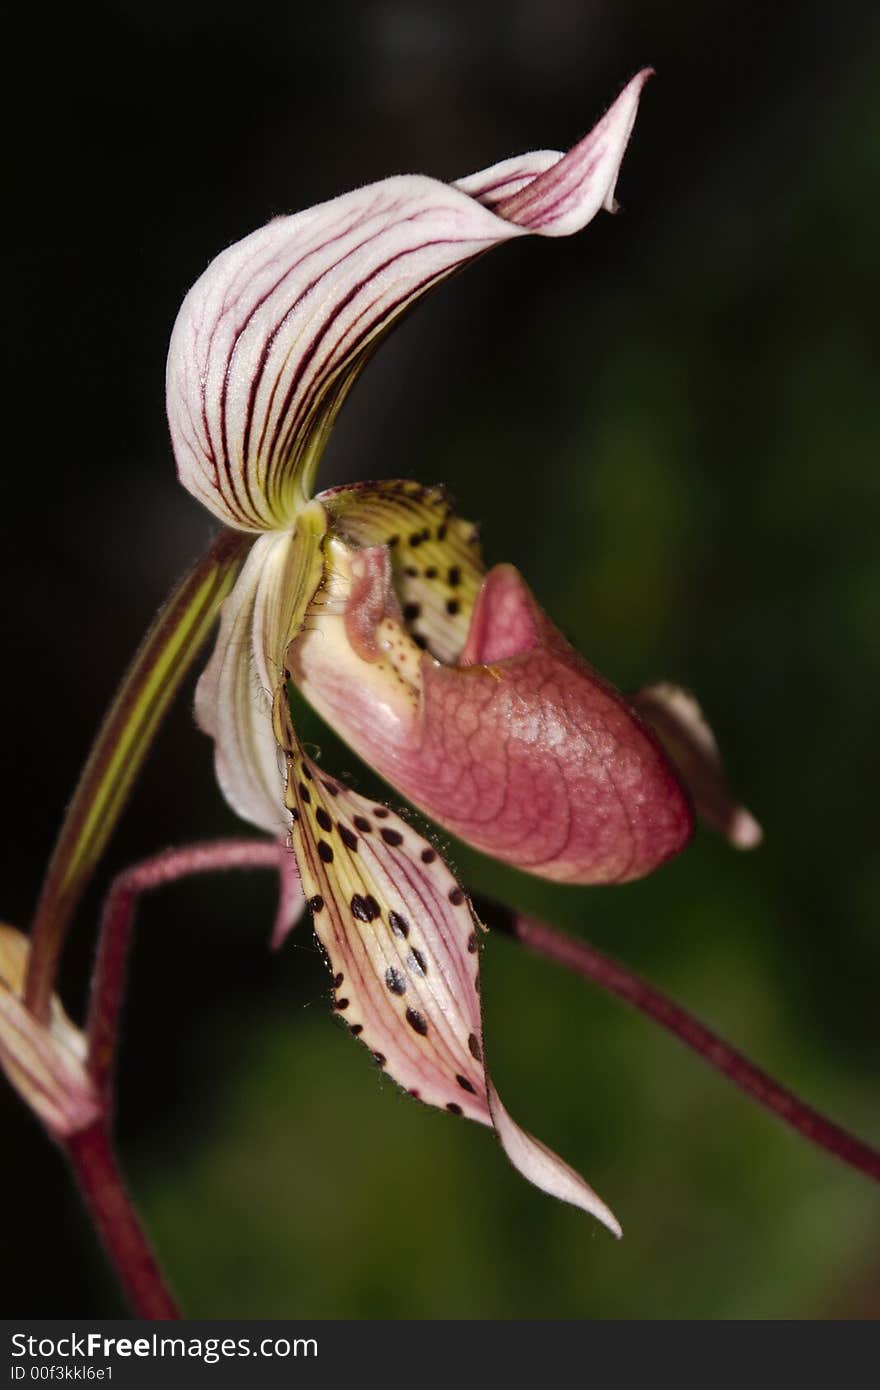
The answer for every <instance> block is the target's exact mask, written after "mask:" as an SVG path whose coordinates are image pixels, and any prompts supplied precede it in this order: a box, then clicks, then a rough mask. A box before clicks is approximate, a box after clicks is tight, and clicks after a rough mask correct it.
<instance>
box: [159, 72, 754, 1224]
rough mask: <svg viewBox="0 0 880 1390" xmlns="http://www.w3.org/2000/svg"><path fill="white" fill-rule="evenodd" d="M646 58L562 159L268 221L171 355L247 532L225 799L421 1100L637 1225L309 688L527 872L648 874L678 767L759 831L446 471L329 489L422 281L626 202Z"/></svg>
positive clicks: (603, 1210)
mask: <svg viewBox="0 0 880 1390" xmlns="http://www.w3.org/2000/svg"><path fill="white" fill-rule="evenodd" d="M648 75H649V73H648V71H647V70H646V71H643V72H641V73H639V74H638V75H637V76H636V77H635V78H633V80H632V81H631V82H630V83H629V84H628V86H627V87H625V88H624V90H623V91H622V92H621V94H620V96H619V97H618V98H617V100H616V101H615V102H614V104H613V105H612V106H611V108H610V109H609V110H608V112H607V113H606V115H605V116H604V117H603V118H602V119H601V120H600V121H599V123H598V124H597V125H596V126H595V128H594V129H593V130H592V131H591V132H590V133H589V134H588V135H586V136H585V137H584V139H583V140H581V141H580V143H579V144H577V145H575V146H574V148H573V149H571V150H570V151H569V152H568V153H567V154H564V155H563V154H561V153H559V152H556V151H546V150H542V151H537V152H534V153H529V154H525V155H522V156H520V157H516V158H513V159H508V160H505V161H504V162H503V163H500V164H496V165H494V166H493V167H492V168H489V169H485V170H483V171H481V172H479V173H476V174H472V175H470V176H468V177H467V178H463V179H459V180H458V181H457V182H456V183H453V184H444V183H439V182H437V181H435V180H433V179H430V178H424V177H420V176H406V177H395V178H389V179H386V180H384V181H382V182H380V183H376V184H372V185H370V186H368V187H365V188H361V189H358V190H356V191H355V192H352V193H348V194H345V195H343V196H342V197H338V198H335V199H333V200H332V201H330V202H327V203H324V204H322V205H321V206H319V207H315V208H311V209H309V210H307V211H304V212H299V213H297V214H296V215H294V216H288V217H279V218H276V219H275V220H274V221H272V222H270V223H269V224H268V225H267V226H265V227H263V228H261V229H260V230H258V231H256V232H254V233H253V234H252V235H250V236H247V237H245V238H244V239H243V240H242V241H240V242H238V243H236V244H235V245H233V246H231V247H229V248H228V249H227V250H225V251H224V252H222V253H221V254H220V255H219V256H218V257H217V258H216V260H214V261H213V262H212V263H211V264H210V265H209V267H208V269H207V270H206V271H205V273H204V274H203V275H202V277H201V278H200V279H199V280H198V281H197V283H196V284H195V286H194V287H193V288H192V290H191V291H190V292H189V294H188V295H187V297H186V299H185V300H184V303H183V306H182V308H181V310H180V314H179V316H178V319H177V323H176V325H175V328H174V333H173V336H172V341H171V346H170V352H169V358H168V369H167V402H168V417H169V423H170V429H171V435H172V441H173V445H174V451H175V456H176V461H177V467H178V473H179V477H180V480H181V482H182V483H183V484H184V486H185V487H186V488H188V489H189V491H190V492H191V493H193V494H194V496H196V497H197V498H198V499H199V501H201V502H202V503H203V504H204V505H205V506H206V507H208V508H209V509H210V510H211V511H212V512H213V513H214V515H215V516H217V517H219V518H220V519H221V520H222V521H223V522H224V523H225V524H226V525H227V526H229V527H232V528H234V529H235V530H237V531H240V532H248V533H252V534H253V535H254V541H253V544H252V546H251V548H250V551H249V554H248V556H247V559H246V561H245V563H244V565H243V568H242V570H241V572H240V574H239V576H238V579H237V581H236V583H235V587H234V589H233V590H232V592H231V594H230V596H229V597H228V598H227V599H226V601H225V604H224V607H223V611H222V617H221V624H220V631H219V637H218V640H217V644H216V648H215V650H214V653H213V656H212V658H211V661H210V664H209V665H208V667H207V669H206V671H205V672H204V674H203V675H202V677H201V680H200V682H199V686H198V690H197V695H196V714H197V719H198V722H199V724H200V726H201V728H202V729H203V730H204V731H205V732H206V733H208V734H209V735H210V736H211V737H212V738H213V739H214V741H215V758H216V770H217V776H218V780H219V784H220V787H221V789H222V791H223V793H224V795H225V797H226V799H227V800H228V802H229V804H230V805H231V807H232V808H233V809H234V810H235V811H236V812H237V813H238V814H239V815H240V816H242V817H243V818H244V819H245V820H248V821H250V822H252V823H253V824H255V825H257V826H259V827H260V828H261V829H263V830H264V831H267V832H268V833H269V834H270V835H272V836H273V837H281V836H284V837H289V841H290V844H291V846H292V850H293V853H294V855H295V857H296V862H297V865H298V868H299V873H300V877H301V881H302V887H303V891H304V894H305V897H306V899H307V901H308V905H309V907H310V909H311V913H312V919H313V922H314V928H315V932H316V934H317V936H318V939H319V941H320V944H321V946H322V948H323V950H324V952H325V954H326V957H327V960H328V963H329V965H330V969H331V971H332V973H333V986H334V991H335V1008H336V1010H337V1012H338V1013H339V1014H340V1015H341V1016H342V1017H343V1018H344V1019H345V1020H346V1021H347V1022H348V1024H349V1027H350V1029H351V1032H352V1033H353V1034H354V1035H355V1036H357V1037H358V1038H359V1039H360V1041H361V1042H363V1043H365V1044H366V1046H367V1047H368V1048H369V1050H370V1051H371V1052H372V1054H373V1057H374V1058H375V1059H376V1061H377V1062H378V1064H379V1065H380V1066H381V1067H382V1068H384V1069H385V1070H386V1071H387V1072H388V1074H389V1075H390V1076H391V1077H392V1078H393V1079H394V1080H395V1081H396V1082H397V1083H398V1084H399V1085H401V1086H402V1087H403V1088H404V1089H405V1090H406V1091H408V1092H409V1093H410V1094H411V1095H413V1096H416V1097H417V1098H419V1099H420V1100H421V1101H423V1102H426V1103H428V1104H430V1105H435V1106H439V1107H442V1108H445V1109H447V1110H449V1111H451V1112H453V1113H455V1114H458V1115H464V1116H466V1117H467V1118H469V1119H472V1120H476V1121H478V1122H480V1123H482V1124H484V1125H487V1126H490V1127H492V1128H494V1130H495V1132H496V1133H497V1136H498V1138H499V1140H500V1142H501V1144H502V1146H503V1148H504V1150H505V1152H506V1153H507V1155H508V1157H509V1158H510V1159H511V1161H512V1162H513V1163H514V1165H515V1166H516V1167H517V1168H518V1169H519V1170H520V1171H521V1172H522V1173H523V1174H524V1175H525V1176H526V1177H527V1178H529V1179H530V1180H531V1181H532V1182H533V1183H535V1184H536V1185H537V1186H538V1187H540V1188H543V1189H544V1190H545V1191H547V1192H549V1193H551V1194H553V1195H555V1196H557V1197H560V1198H562V1199H564V1200H566V1201H569V1202H571V1203H573V1204H575V1205H576V1206H579V1207H582V1208H583V1209H585V1210H587V1211H590V1212H592V1213H593V1214H594V1215H595V1216H597V1217H598V1218H599V1220H600V1221H602V1222H604V1223H605V1225H606V1226H608V1227H609V1228H610V1229H611V1230H612V1231H614V1232H615V1233H617V1234H619V1232H620V1228H619V1226H618V1224H617V1221H616V1220H615V1218H614V1216H613V1215H612V1214H611V1212H610V1211H609V1209H608V1207H607V1206H606V1205H605V1203H604V1202H603V1201H602V1200H601V1199H600V1198H599V1197H597V1196H596V1194H595V1193H594V1192H593V1191H592V1189H591V1188H589V1187H588V1186H587V1184H586V1183H585V1182H584V1181H583V1179H582V1178H580V1177H579V1176H578V1174H577V1173H575V1172H574V1170H573V1169H571V1168H570V1167H569V1166H568V1165H567V1164H565V1163H564V1162H563V1161H562V1160H561V1159H560V1158H558V1157H557V1156H556V1155H555V1154H553V1153H551V1151H550V1150H549V1149H547V1148H545V1146H544V1145H543V1144H541V1143H539V1141H538V1140H536V1139H534V1138H533V1137H532V1136H531V1135H529V1134H527V1133H526V1132H525V1131H524V1130H522V1129H520V1127H519V1126H518V1125H517V1124H516V1123H515V1122H514V1121H513V1120H512V1119H511V1117H510V1116H509V1115H508V1113H507V1111H506V1110H505V1109H504V1107H503V1105H502V1104H501V1101H500V1099H499V1097H498V1094H497V1092H496V1090H495V1088H494V1086H493V1084H492V1081H491V1079H490V1077H489V1074H488V1072H487V1070H486V1064H485V1049H484V1041H483V1034H482V1026H481V1016H480V1001H479V981H478V967H479V947H480V939H481V926H480V923H479V921H478V919H477V917H476V914H475V910H474V907H473V905H472V903H471V901H470V900H469V898H468V896H467V895H466V893H465V891H464V889H463V888H462V887H461V886H460V885H459V883H458V882H457V881H456V879H455V878H454V876H453V874H452V872H451V871H450V869H449V868H448V867H447V865H446V863H445V862H444V860H443V858H442V856H441V854H440V853H439V852H438V850H437V848H436V846H435V844H434V843H433V842H432V841H431V840H429V839H426V838H425V837H424V836H423V835H422V834H421V833H420V832H419V831H418V830H417V829H416V828H415V827H414V825H413V824H412V823H411V821H410V820H409V819H406V818H404V817H402V816H401V815H400V814H398V813H397V812H395V811H394V810H392V809H391V808H390V807H389V806H387V805H384V804H379V803H377V802H375V801H373V800H370V799H369V798H367V797H364V796H362V795H361V794H359V793H358V792H357V791H355V790H353V789H352V788H351V787H350V786H349V785H347V784H346V783H345V782H342V781H339V780H338V779H337V778H336V777H334V776H331V775H330V774H329V773H328V771H327V770H326V769H324V768H323V767H320V766H319V765H318V764H317V763H316V761H315V760H314V759H313V758H312V757H310V756H309V755H308V754H307V753H306V752H305V750H304V748H303V747H302V745H301V743H300V741H299V739H298V737H297V734H296V731H295V729H294V726H293V722H292V717H291V710H290V703H289V686H290V685H291V683H292V684H293V685H294V686H295V687H296V688H297V689H298V690H299V691H300V692H301V693H302V694H303V695H304V696H305V698H306V699H307V701H308V702H309V703H310V704H311V705H312V706H313V707H314V709H315V710H317V711H318V713H319V714H320V715H321V716H322V717H323V718H324V719H325V720H326V721H327V722H328V723H329V724H330V725H331V726H332V727H333V728H334V729H335V730H336V731H337V732H338V733H339V734H340V736H341V737H342V738H343V739H344V740H345V741H346V742H347V743H348V744H349V745H350V746H351V747H352V749H354V750H355V751H356V752H357V753H358V754H359V755H360V756H361V757H362V758H363V759H364V760H365V761H366V762H367V763H368V764H370V765H371V766H372V767H373V768H374V769H375V770H376V771H377V772H378V773H379V774H380V775H381V776H382V777H383V778H384V779H385V780H386V781H387V782H389V783H390V784H391V785H392V786H393V787H394V788H396V789H397V790H398V791H399V792H400V793H401V795H402V796H403V797H405V798H406V799H407V800H408V801H410V802H412V803H413V804H414V805H415V806H416V807H417V808H418V809H419V810H420V811H421V812H423V813H424V814H425V815H426V816H428V817H430V818H431V820H433V821H435V822H437V823H438V824H439V825H440V826H442V827H444V828H445V829H446V830H449V831H451V832H453V833H454V834H455V835H457V836H459V837H460V838H461V839H463V840H465V841H466V842H468V843H469V844H471V845H473V846H475V847H476V848H477V849H479V850H482V851H484V852H486V853H487V854H490V855H493V856H495V857H496V858H498V859H500V860H503V861H504V862H505V863H507V864H511V865H514V866H516V867H518V868H520V869H524V870H527V871H528V872H531V873H533V874H538V875H541V876H543V877H546V878H550V879H555V880H559V881H564V882H569V883H580V884H606V883H621V882H624V881H626V880H629V879H634V878H638V877H641V876H643V875H645V874H647V873H650V872H651V871H652V870H653V869H655V868H657V867H658V866H659V865H661V864H662V863H663V862H664V861H666V860H667V859H669V858H670V857H671V856H673V855H675V854H677V853H678V852H679V851H680V850H681V849H683V848H684V846H685V845H686V844H687V842H688V840H689V838H690V836H691V833H692V828H693V811H692V800H691V794H690V793H689V791H688V789H687V787H686V783H690V785H691V786H692V788H693V796H694V800H695V802H696V806H697V810H705V811H707V813H708V815H709V816H710V818H711V819H712V820H713V821H714V823H715V824H716V825H718V826H720V828H722V829H723V830H726V831H727V832H728V833H729V835H730V837H731V839H732V840H733V842H734V843H737V844H740V845H743V846H745V845H748V844H750V843H754V842H755V841H756V840H757V838H758V836H759V831H758V829H757V826H756V825H755V823H754V821H752V820H751V818H750V817H749V816H748V813H747V812H745V811H744V810H743V809H742V808H740V807H737V806H736V805H735V804H734V803H733V802H732V801H731V800H730V798H729V796H728V795H727V792H726V789H725V787H724V781H723V777H722V773H721V767H720V762H719V760H718V757H717V750H715V747H714V742H713V740H712V737H711V734H709V732H708V729H707V727H706V725H705V721H703V719H702V716H701V715H700V713H699V710H698V708H697V707H696V705H695V703H694V702H693V700H692V697H689V696H687V695H686V694H685V693H684V692H681V691H676V690H675V688H674V687H666V686H664V687H655V688H652V689H651V690H647V691H643V692H641V693H640V695H639V696H638V697H637V698H636V700H635V702H634V703H633V702H630V701H627V699H625V698H624V697H623V696H622V695H621V694H620V693H619V692H618V691H616V690H615V689H614V688H613V687H612V686H611V685H609V683H608V682H607V681H605V680H604V679H603V678H602V677H601V676H600V675H598V674H597V672H595V671H594V670H593V669H592V668H591V667H590V666H589V665H588V664H587V663H586V661H584V660H583V658H582V657H580V656H579V655H578V654H577V653H576V652H575V651H574V650H573V649H572V647H571V646H570V645H569V644H568V642H567V641H566V640H565V639H564V638H563V636H562V635H561V634H560V633H559V632H558V630H557V629H556V628H555V627H554V626H553V624H552V623H551V621H550V620H549V618H548V617H547V616H546V615H545V614H544V613H543V612H542V611H541V609H540V608H539V606H538V604H537V603H536V601H535V599H534V597H533V596H532V594H531V593H530V591H529V589H528V587H527V585H526V583H525V581H524V580H523V578H522V577H521V576H520V574H519V573H518V572H517V570H516V569H514V568H513V567H512V566H510V565H499V566H497V567H495V568H492V569H489V570H488V571H487V570H486V569H485V567H484V565H483V561H482V558H481V555H480V549H479V538H478V534H477V531H476V529H475V528H474V527H473V525H472V524H470V523H469V522H467V521H466V520H464V519H462V518H461V517H459V516H458V515H457V514H456V512H455V510H454V509H453V507H452V504H451V502H450V500H449V499H448V497H447V496H446V494H445V492H444V491H443V489H441V488H436V487H432V488H428V487H423V486H421V485H420V484H418V483H414V482H410V481H390V482H375V483H361V484H357V485H352V486H350V487H342V488H334V489H331V490H330V491H325V492H318V493H317V494H316V495H315V494H314V492H313V487H314V482H315V478H316V473H317V468H318V464H319V461H320V457H321V453H322V450H323V447H324V444H325V442H326V440H327V437H328V435H329V432H330V430H331V428H332V425H333V422H334V419H335V417H336V414H337V412H338V411H339V409H340V407H341V405H342V403H343V401H344V399H345V397H346V395H347V394H348V392H349V390H350V389H351V387H352V385H353V383H354V381H355V380H356V378H357V376H358V375H359V373H360V371H361V369H362V367H363V366H364V364H365V363H366V361H367V360H368V359H369V357H370V356H371V354H372V352H373V350H374V349H375V348H376V347H377V346H378V344H379V343H380V341H381V340H382V338H383V337H384V336H385V334H386V333H388V332H389V330H390V329H391V328H392V327H393V326H394V324H395V323H396V322H397V321H398V320H399V319H400V318H401V317H402V316H403V315H404V314H405V313H406V312H408V311H409V310H410V309H411V308H412V306H413V305H414V304H415V303H416V302H417V301H418V300H419V299H421V298H422V297H423V296H425V295H426V294H427V293H428V292H429V291H430V290H432V289H433V288H434V287H435V286H436V285H438V284H439V282H440V281H441V280H444V279H446V278H447V277H449V276H450V275H452V274H454V273H455V272H456V271H458V270H460V269H462V268H463V267H464V266H466V265H467V264H468V263H469V262H470V261H472V260H474V259H476V258H477V257H478V256H480V255H482V254H483V253H484V252H486V251H488V250H490V249H491V248H492V247H495V246H499V245H501V244H502V243H504V242H507V241H512V240H514V239H516V238H518V237H523V236H528V235H538V236H544V237H559V236H568V235H570V234H572V233H574V232H578V231H580V230H581V229H582V228H584V227H585V226H586V225H587V224H588V223H589V222H590V221H591V220H592V219H593V217H594V216H595V215H596V214H597V213H598V212H599V211H600V210H601V209H603V208H604V209H607V210H608V211H614V210H615V206H616V205H615V201H614V190H615V185H616V182H617V177H618V171H619V169H620V164H621V160H622V158H623V154H624V151H625V149H626V146H627V142H628V140H629V137H630V133H631V131H632V128H633V123H634V121H635V116H636V110H637V106H638V102H639V96H640V93H641V89H642V87H643V85H644V83H645V81H646V79H647V77H648ZM652 725H656V731H655V729H654V728H653V727H652ZM676 767H678V770H676ZM683 779H684V780H683Z"/></svg>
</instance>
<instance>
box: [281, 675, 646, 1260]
mask: <svg viewBox="0 0 880 1390" xmlns="http://www.w3.org/2000/svg"><path fill="white" fill-rule="evenodd" d="M275 722H276V731H277V733H278V736H279V739H280V740H281V742H282V744H283V745H284V747H285V756H286V759H287V768H288V784H287V805H288V809H289V811H290V815H291V819H292V827H291V839H292V844H293V848H294V852H295V854H296V857H297V862H298V864H299V868H300V875H301V878H302V884H303V889H304V891H305V893H306V896H307V900H308V904H309V907H310V909H311V912H312V920H313V923H314V928H315V932H316V934H317V936H318V939H319V941H320V943H321V945H322V947H323V949H324V951H325V953H326V956H327V960H328V963H329V966H330V969H331V971H332V974H333V989H334V1007H335V1009H336V1010H337V1012H338V1013H339V1014H340V1015H341V1016H342V1017H343V1018H344V1019H345V1021H346V1023H347V1024H348V1026H349V1029H350V1030H351V1032H352V1033H353V1034H354V1035H355V1037H357V1038H358V1039H359V1040H360V1041H361V1042H362V1043H363V1044H364V1045H365V1046H366V1047H367V1048H369V1050H370V1052H371V1053H372V1056H373V1058H374V1060H375V1061H376V1062H377V1063H378V1064H379V1066H381V1067H382V1068H383V1069H384V1070H385V1071H386V1072H387V1073H388V1074H389V1076H391V1077H393V1079H394V1080H395V1081H396V1082H397V1083H398V1085H400V1086H402V1087H403V1088H404V1089H405V1090H406V1091H408V1092H409V1094H410V1095H412V1096H414V1097H415V1098H416V1099H418V1100H421V1101H423V1102H425V1103H426V1104H428V1105H435V1106H438V1107H441V1108H443V1109H445V1110H447V1111H449V1112H451V1113H452V1114H455V1115H464V1116H466V1117H467V1118H468V1119H472V1120H476V1121H477V1122H478V1123H480V1124H484V1125H488V1126H491V1127H492V1128H494V1129H495V1131H496V1133H497V1135H498V1137H499V1139H500V1141H501V1144H502V1147H503V1148H504V1150H505V1152H506V1153H507V1155H508V1157H509V1158H510V1160H511V1162H512V1163H513V1164H514V1166H515V1167H516V1168H518V1169H519V1170H520V1172H522V1173H523V1174H524V1175H525V1176H526V1177H527V1178H528V1179H529V1180H530V1181H531V1182H533V1183H534V1184H535V1185H536V1186H538V1187H540V1188H542V1189H543V1190H544V1191H546V1192H550V1193H551V1194H552V1195H554V1196H557V1197H560V1198H562V1199H563V1200H564V1201H568V1202H571V1203H573V1204H574V1205H575V1206H579V1207H581V1208H582V1209H584V1210H585V1211H589V1212H591V1213H592V1214H593V1215H595V1216H597V1217H598V1218H599V1220H600V1221H603V1222H604V1223H605V1224H606V1225H607V1226H608V1227H609V1228H610V1229H611V1230H612V1231H614V1232H615V1234H619V1232H620V1228H619V1226H618V1225H617V1222H616V1221H615V1219H614V1217H613V1216H612V1214H611V1213H610V1212H609V1210H608V1208H607V1207H606V1206H605V1204H604V1203H603V1202H602V1201H601V1200H600V1199H599V1198H598V1197H597V1196H596V1194H595V1193H594V1192H593V1191H592V1189H591V1188H590V1187H588V1186H587V1184H586V1183H585V1182H584V1181H583V1179H581V1178H580V1177H579V1176H578V1175H577V1174H576V1173H575V1172H574V1170H573V1169H571V1168H569V1166H568V1165H567V1164H565V1163H563V1162H562V1160H561V1159H559V1158H558V1157H557V1156H556V1155H555V1154H553V1153H552V1152H551V1150H550V1149H547V1148H546V1147H545V1146H544V1145H543V1144H540V1143H539V1141H538V1140H536V1139H534V1138H532V1136H531V1135H529V1134H527V1133H526V1132H525V1131H524V1130H522V1129H520V1128H519V1126H518V1125H516V1124H515V1122H514V1121H513V1120H512V1119H511V1118H510V1116H509V1115H508V1114H507V1112H506V1110H504V1108H503V1106H502V1105H501V1102H500V1101H499V1100H498V1097H497V1095H496V1093H495V1090H494V1088H493V1087H492V1084H491V1082H490V1081H489V1079H488V1076H487V1073H486V1067H485V1060H484V1049H483V1033H482V1021H481V1016H480V999H479V932H480V928H479V926H478V924H477V923H476V922H475V919H474V917H473V914H472V910H471V906H470V903H469V901H468V898H467V896H466V894H465V893H464V891H463V889H462V888H461V887H460V886H459V884H458V883H457V882H456V880H455V878H454V877H453V876H452V874H451V873H450V871H449V869H448V867H447V865H446V864H445V862H444V860H443V859H442V857H441V855H440V854H439V853H438V852H437V850H436V849H435V848H434V846H433V845H432V844H430V842H429V841H428V840H426V839H424V837H423V836H421V835H420V834H419V833H418V832H417V831H416V830H414V828H413V827H412V826H411V825H410V824H409V823H408V822H407V821H404V820H402V819H401V818H400V817H399V816H397V815H395V814H394V812H393V811H391V810H389V808H388V807H387V806H384V805H382V804H381V803H377V802H375V801H371V800H369V799H368V798H366V797H363V796H361V795H359V794H358V793H357V792H354V791H352V790H351V789H350V788H349V787H347V786H345V785H344V784H343V783H342V782H340V781H338V780H337V779H335V778H333V777H329V776H328V775H327V774H326V773H325V772H324V771H323V769H321V768H320V767H319V766H318V765H317V764H316V763H314V762H313V761H312V760H311V759H310V758H308V757H306V756H305V755H304V753H303V751H302V749H301V748H300V746H299V743H298V741H297V739H296V736H295V734H294V732H293V728H292V725H291V722H290V715H289V710H288V709H287V703H286V699H285V698H284V697H283V696H279V700H278V702H277V704H276V721H275Z"/></svg>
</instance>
